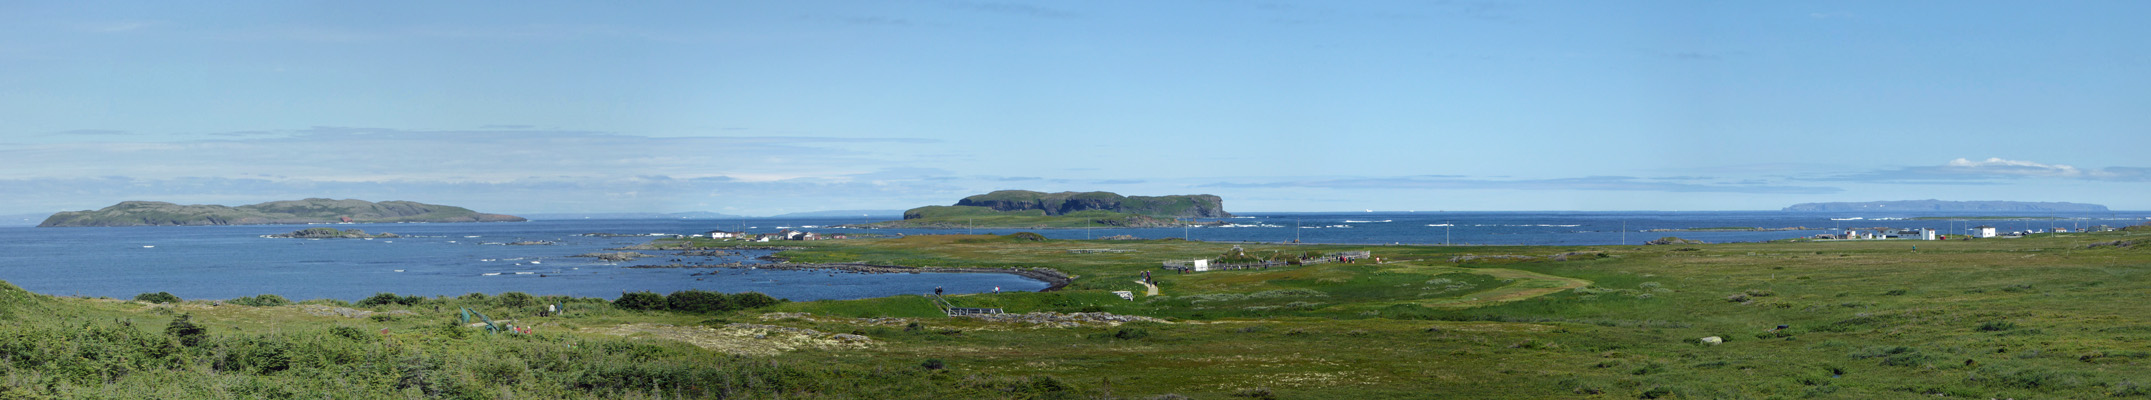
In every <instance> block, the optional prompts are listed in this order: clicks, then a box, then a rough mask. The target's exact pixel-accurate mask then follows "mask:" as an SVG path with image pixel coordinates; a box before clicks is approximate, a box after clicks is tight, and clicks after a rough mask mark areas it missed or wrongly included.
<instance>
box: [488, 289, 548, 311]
mask: <svg viewBox="0 0 2151 400" xmlns="http://www.w3.org/2000/svg"><path fill="white" fill-rule="evenodd" d="M493 304H494V305H498V306H501V307H507V308H523V307H530V306H534V305H538V297H537V296H531V295H530V294H529V293H523V292H507V293H501V294H500V295H499V296H493Z"/></svg>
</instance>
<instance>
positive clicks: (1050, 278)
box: [623, 262, 1075, 292]
mask: <svg viewBox="0 0 2151 400" xmlns="http://www.w3.org/2000/svg"><path fill="white" fill-rule="evenodd" d="M623 268H688V269H693V268H760V269H782V270H838V271H846V272H858V273H867V274H916V273H922V272H923V273H965V272H970V273H994V274H1011V275H1016V276H1021V277H1025V278H1031V279H1037V280H1038V281H1040V282H1045V283H1046V288H1045V289H1040V290H1039V291H1040V292H1050V291H1055V290H1060V289H1061V288H1062V287H1066V286H1068V283H1069V282H1073V281H1075V278H1074V277H1070V276H1068V274H1066V273H1062V272H1061V271H1059V270H1055V269H1052V268H945V267H906V266H901V265H874V264H866V263H827V264H817V263H790V262H780V263H767V264H748V263H740V262H732V263H725V264H662V265H634V266H627V267H623Z"/></svg>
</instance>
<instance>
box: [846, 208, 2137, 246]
mask: <svg viewBox="0 0 2151 400" xmlns="http://www.w3.org/2000/svg"><path fill="white" fill-rule="evenodd" d="M1948 216H2015V217H2043V218H2059V219H2051V220H2045V219H2042V220H1999V221H1997V220H1915V219H1912V218H1919V217H1948ZM2147 218H2151V211H2127V212H2103V213H2051V212H2049V213H2033V212H1976V213H1974V212H1895V213H1882V212H1855V213H1835V212H1782V211H1619V212H1605V211H1596V212H1581V211H1576V212H1543V211H1498V212H1362V213H1244V214H1239V216H1238V217H1237V218H1231V219H1224V220H1221V221H1224V222H1226V223H1229V224H1232V225H1230V226H1228V227H1192V228H1148V229H1106V228H1096V229H1052V230H1038V231H1036V232H1039V233H1041V234H1044V235H1046V236H1047V237H1051V238H1056V239H1084V238H1100V237H1107V236H1114V235H1132V236H1136V237H1140V238H1146V239H1156V238H1166V237H1184V238H1187V239H1191V240H1201V241H1213V242H1271V243H1276V242H1291V241H1295V240H1297V241H1299V242H1302V243H1333V244H1418V245H1430V244H1431V245H1612V244H1642V243H1643V242H1645V241H1649V240H1651V239H1657V238H1661V237H1666V236H1678V237H1681V238H1685V239H1694V240H1702V241H1707V242H1712V243H1723V242H1760V241H1771V240H1779V239H1790V238H1799V237H1809V236H1814V235H1816V234H1822V233H1832V232H1843V231H1844V230H1845V229H1855V228H1878V227H1880V228H1932V229H1941V230H1943V231H1944V232H1957V233H1964V232H1968V229H1969V228H1970V227H1972V226H1979V225H1992V226H1996V227H1999V228H2001V229H2000V230H2001V231H2002V232H2009V231H2018V230H2033V229H2037V230H2042V231H2043V230H2051V229H2052V228H2056V227H2063V228H2071V230H2072V231H2073V230H2077V228H2081V227H2089V226H2093V225H2109V226H2117V227H2118V226H2126V225H2136V224H2143V223H2145V222H2146V221H2147ZM1712 227H1756V228H1771V229H1775V228H1796V227H1797V228H1810V229H1801V230H1787V231H1733V232H1701V231H1670V232H1669V231H1654V230H1678V229H1693V228H1712ZM939 231H940V232H950V231H954V232H958V233H961V232H965V231H973V232H976V233H995V234H1005V233H1011V232H1017V231H1023V230H1020V229H1015V230H1011V229H976V230H965V229H951V230H939ZM873 232H904V233H910V232H911V231H908V230H903V231H900V230H876V231H873Z"/></svg>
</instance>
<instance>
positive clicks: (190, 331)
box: [164, 294, 209, 347]
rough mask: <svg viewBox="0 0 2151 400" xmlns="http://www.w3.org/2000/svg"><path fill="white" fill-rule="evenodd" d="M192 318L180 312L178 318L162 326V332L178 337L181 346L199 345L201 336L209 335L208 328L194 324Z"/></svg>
mask: <svg viewBox="0 0 2151 400" xmlns="http://www.w3.org/2000/svg"><path fill="white" fill-rule="evenodd" d="M166 295H170V294H166ZM193 319H194V318H193V316H191V315H187V314H180V315H179V318H174V319H172V323H170V324H166V325H165V326H164V334H166V335H172V337H173V338H177V339H179V344H180V345H182V346H187V347H194V346H199V345H201V344H202V338H203V337H206V336H209V328H203V327H202V326H201V325H197V324H195V323H194V320H193Z"/></svg>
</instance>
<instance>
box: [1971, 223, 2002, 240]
mask: <svg viewBox="0 0 2151 400" xmlns="http://www.w3.org/2000/svg"><path fill="white" fill-rule="evenodd" d="M1996 236H2001V235H1996V234H1994V227H1991V226H1986V225H1980V226H1975V227H1972V237H1976V238H1990V237H1996Z"/></svg>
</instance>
